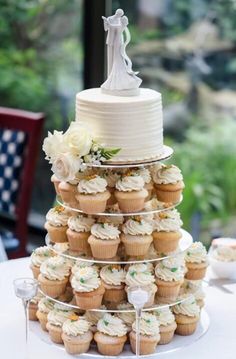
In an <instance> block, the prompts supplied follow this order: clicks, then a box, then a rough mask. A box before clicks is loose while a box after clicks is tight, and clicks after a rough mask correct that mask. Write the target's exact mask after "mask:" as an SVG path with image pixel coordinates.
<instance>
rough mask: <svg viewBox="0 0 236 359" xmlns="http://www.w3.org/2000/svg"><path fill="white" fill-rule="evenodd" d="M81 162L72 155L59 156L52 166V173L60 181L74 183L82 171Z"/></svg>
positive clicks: (63, 154)
mask: <svg viewBox="0 0 236 359" xmlns="http://www.w3.org/2000/svg"><path fill="white" fill-rule="evenodd" d="M80 164H81V161H80V159H79V158H78V157H76V156H73V155H71V154H70V153H62V154H60V155H58V157H57V158H56V159H55V161H54V162H53V165H52V171H53V173H55V175H56V176H57V178H58V179H59V180H60V181H65V182H68V181H73V180H74V179H75V177H76V174H77V172H78V171H79V169H80Z"/></svg>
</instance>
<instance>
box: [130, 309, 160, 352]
mask: <svg viewBox="0 0 236 359" xmlns="http://www.w3.org/2000/svg"><path fill="white" fill-rule="evenodd" d="M129 339H130V345H131V349H132V352H133V353H136V322H134V323H133V325H132V331H131V332H130V334H129ZM159 341H160V333H159V322H158V320H157V318H156V316H155V315H153V314H151V313H147V312H142V314H141V320H140V354H141V355H148V354H153V353H155V350H156V346H157V344H158V343H159Z"/></svg>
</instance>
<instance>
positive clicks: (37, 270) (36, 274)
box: [30, 264, 40, 279]
mask: <svg viewBox="0 0 236 359" xmlns="http://www.w3.org/2000/svg"><path fill="white" fill-rule="evenodd" d="M30 269H31V270H32V273H33V276H34V279H38V276H39V274H40V267H36V266H34V265H33V264H31V265H30Z"/></svg>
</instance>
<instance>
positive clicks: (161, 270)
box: [155, 256, 185, 282]
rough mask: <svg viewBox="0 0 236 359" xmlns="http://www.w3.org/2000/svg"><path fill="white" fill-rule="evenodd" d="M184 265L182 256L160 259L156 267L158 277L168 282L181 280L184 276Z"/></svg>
mask: <svg viewBox="0 0 236 359" xmlns="http://www.w3.org/2000/svg"><path fill="white" fill-rule="evenodd" d="M184 272H185V270H184V267H183V262H182V258H180V256H177V257H171V258H167V259H163V260H162V261H159V263H158V264H157V265H156V268H155V274H156V276H157V278H159V279H161V280H164V281H166V282H171V281H179V280H182V279H183V278H184Z"/></svg>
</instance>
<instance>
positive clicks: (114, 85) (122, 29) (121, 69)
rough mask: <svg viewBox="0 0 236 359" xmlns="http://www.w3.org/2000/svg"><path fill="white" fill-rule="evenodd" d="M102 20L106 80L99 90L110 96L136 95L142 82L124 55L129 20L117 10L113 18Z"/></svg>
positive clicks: (128, 39) (128, 33)
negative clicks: (104, 41) (105, 46)
mask: <svg viewBox="0 0 236 359" xmlns="http://www.w3.org/2000/svg"><path fill="white" fill-rule="evenodd" d="M102 19H103V22H104V30H105V31H107V39H106V44H107V80H106V81H105V82H104V83H103V84H102V86H101V89H102V91H103V92H105V93H109V94H111V95H118V96H119V95H120V96H135V95H138V94H139V86H140V85H141V82H142V80H141V79H140V78H139V77H137V76H136V75H137V73H136V72H134V71H133V70H132V62H131V60H130V58H129V57H128V55H127V54H126V46H127V45H128V43H129V42H130V38H131V37H130V32H129V29H128V27H127V26H128V23H129V20H128V18H127V16H124V11H123V10H121V9H117V10H116V12H115V14H114V15H113V16H109V17H107V18H106V17H104V16H103V17H102Z"/></svg>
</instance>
